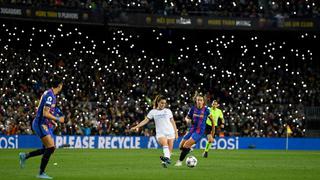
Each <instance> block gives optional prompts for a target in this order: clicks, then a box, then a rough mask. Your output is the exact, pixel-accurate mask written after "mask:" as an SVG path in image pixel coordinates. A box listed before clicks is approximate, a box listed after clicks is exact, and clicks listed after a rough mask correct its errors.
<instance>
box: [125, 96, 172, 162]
mask: <svg viewBox="0 0 320 180" xmlns="http://www.w3.org/2000/svg"><path fill="white" fill-rule="evenodd" d="M153 103H154V106H153V109H152V110H151V111H150V112H149V113H148V115H147V117H146V118H145V119H144V120H143V121H141V122H140V123H139V124H138V125H136V126H134V127H132V128H131V130H132V131H133V130H138V129H139V128H140V127H142V126H144V125H146V124H147V123H148V122H149V121H150V120H152V119H153V120H154V122H155V125H156V138H157V141H158V142H159V144H160V145H161V146H162V148H163V156H160V159H161V164H162V166H163V167H165V168H166V167H167V166H168V164H170V163H171V161H170V156H171V153H172V150H173V144H174V140H175V139H177V138H178V130H177V126H176V123H175V121H174V119H173V115H172V112H171V110H170V109H168V108H166V104H167V100H166V98H165V97H164V96H162V95H158V96H156V98H155V100H154V102H153Z"/></svg>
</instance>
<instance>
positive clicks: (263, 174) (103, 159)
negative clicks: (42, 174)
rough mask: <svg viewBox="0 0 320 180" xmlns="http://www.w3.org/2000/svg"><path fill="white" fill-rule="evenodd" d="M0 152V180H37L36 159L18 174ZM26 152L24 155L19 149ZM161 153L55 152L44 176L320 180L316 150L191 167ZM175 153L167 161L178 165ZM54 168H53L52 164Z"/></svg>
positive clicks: (239, 156) (229, 156) (13, 155)
mask: <svg viewBox="0 0 320 180" xmlns="http://www.w3.org/2000/svg"><path fill="white" fill-rule="evenodd" d="M20 151H22V150H16V149H15V150H13V149H11V150H9V149H1V150H0V167H1V168H0V179H1V180H6V179H15V180H18V179H23V180H26V179H36V178H35V176H36V174H37V173H38V167H39V164H40V157H35V158H31V159H29V160H27V164H26V167H25V168H24V169H20V168H19V165H18V153H19V152H20ZM23 151H27V150H23ZM161 153H162V150H161V149H152V150H146V149H145V150H142V149H141V150H100V149H92V150H88V149H57V150H56V151H55V154H54V155H53V156H52V157H51V159H50V162H49V164H48V167H47V173H48V174H49V175H50V176H53V177H54V179H59V180H60V179H68V180H72V179H75V180H76V179H77V180H78V179H125V180H128V179H129V180H130V179H137V180H138V179H139V180H141V179H159V180H160V179H161V180H163V179H165V180H169V179H170V180H171V179H183V180H186V179H193V180H209V179H214V180H226V179H237V180H238V179H239V180H242V179H243V180H248V179H253V180H260V179H266V180H267V179H268V180H270V179H273V180H274V179H283V180H293V179H297V180H298V179H299V180H300V179H303V180H307V179H310V180H311V179H312V180H317V179H320V151H288V152H286V151H262V150H211V151H210V154H209V158H208V159H204V158H202V157H201V153H202V151H200V150H194V151H193V152H192V153H191V154H192V155H194V156H196V157H197V159H198V165H197V167H195V168H188V167H186V165H185V164H184V166H183V167H174V166H173V165H171V166H169V167H168V168H167V169H164V168H163V167H162V166H161V165H160V160H159V156H160V155H161ZM178 156H179V151H178V150H175V151H174V154H173V157H172V160H173V163H174V162H175V161H176V160H177V158H178ZM54 163H57V165H54Z"/></svg>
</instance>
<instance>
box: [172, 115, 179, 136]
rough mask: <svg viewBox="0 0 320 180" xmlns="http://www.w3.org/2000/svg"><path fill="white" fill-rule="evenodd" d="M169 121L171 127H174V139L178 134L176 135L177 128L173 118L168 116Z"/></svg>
mask: <svg viewBox="0 0 320 180" xmlns="http://www.w3.org/2000/svg"><path fill="white" fill-rule="evenodd" d="M170 122H171V124H172V126H173V129H174V132H175V136H176V139H178V137H179V135H178V129H177V125H176V122H175V121H174V119H173V118H170Z"/></svg>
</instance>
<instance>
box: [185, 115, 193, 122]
mask: <svg viewBox="0 0 320 180" xmlns="http://www.w3.org/2000/svg"><path fill="white" fill-rule="evenodd" d="M184 120H185V121H186V122H187V124H191V121H192V119H191V118H190V117H189V116H188V115H187V116H186V117H185V118H184Z"/></svg>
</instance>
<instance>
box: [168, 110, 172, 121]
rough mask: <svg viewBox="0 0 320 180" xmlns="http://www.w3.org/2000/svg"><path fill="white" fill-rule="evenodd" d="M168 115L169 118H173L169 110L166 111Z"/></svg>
mask: <svg viewBox="0 0 320 180" xmlns="http://www.w3.org/2000/svg"><path fill="white" fill-rule="evenodd" d="M168 115H169V118H170V119H171V118H173V114H172V111H171V110H170V109H168Z"/></svg>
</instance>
